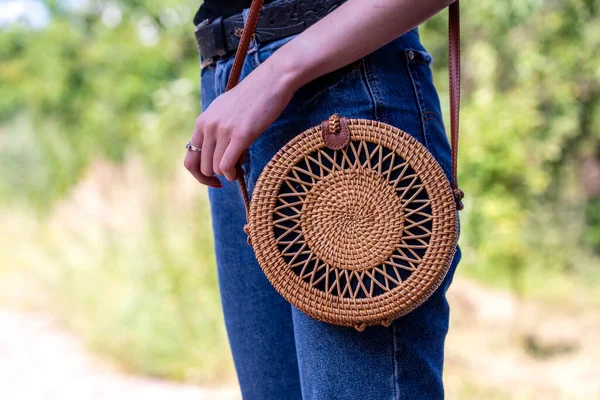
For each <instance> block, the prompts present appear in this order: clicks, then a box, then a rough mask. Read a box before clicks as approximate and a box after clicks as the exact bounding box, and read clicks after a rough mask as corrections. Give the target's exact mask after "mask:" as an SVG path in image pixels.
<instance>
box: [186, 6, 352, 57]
mask: <svg viewBox="0 0 600 400" xmlns="http://www.w3.org/2000/svg"><path fill="white" fill-rule="evenodd" d="M344 1H346V0H301V1H300V0H278V1H275V2H272V3H269V4H267V5H265V6H264V7H263V9H262V12H261V13H260V18H259V20H258V24H257V26H256V33H255V40H256V42H257V43H264V42H269V41H272V40H277V39H281V38H284V37H286V36H291V35H295V34H297V33H300V32H302V31H304V30H305V29H306V28H308V27H309V26H311V25H312V24H314V23H315V22H317V21H318V20H320V19H321V18H323V17H324V16H326V15H327V14H329V13H330V12H331V11H333V10H334V9H335V8H337V7H338V6H339V5H341V4H342V3H344ZM243 29H244V17H243V15H242V14H241V13H240V14H236V15H233V16H231V17H229V18H225V19H223V18H221V17H219V18H217V19H215V20H214V21H210V20H205V21H203V22H201V23H200V24H198V27H197V28H196V33H195V36H196V42H197V43H198V51H199V52H200V58H201V59H202V67H205V66H207V65H210V64H211V63H212V62H213V61H215V60H216V59H218V58H219V57H224V56H227V55H230V54H233V53H235V51H236V49H237V48H238V45H239V43H240V37H241V35H242V31H243Z"/></svg>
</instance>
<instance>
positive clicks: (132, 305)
mask: <svg viewBox="0 0 600 400" xmlns="http://www.w3.org/2000/svg"><path fill="white" fill-rule="evenodd" d="M185 178H187V176H186V177H185ZM185 178H184V177H182V176H179V177H175V178H173V177H171V179H170V180H171V183H169V184H165V183H164V181H163V183H161V182H160V181H154V183H153V181H152V180H151V179H149V178H148V177H147V176H145V175H144V171H143V169H142V168H141V165H140V164H139V163H136V162H135V161H132V162H129V163H128V165H126V166H125V169H124V171H120V170H119V169H118V168H116V167H113V166H111V165H109V164H105V163H96V164H95V166H94V167H93V168H92V169H91V170H90V171H89V172H88V174H87V177H86V178H84V179H83V180H82V183H81V184H79V185H78V186H77V187H76V188H75V189H74V191H73V192H72V194H71V195H70V196H69V198H68V199H65V200H64V201H62V202H61V203H60V204H59V205H58V206H57V207H56V209H55V211H54V212H53V213H52V215H51V216H49V217H48V218H43V219H36V218H35V217H34V216H32V215H31V214H30V213H28V212H27V211H23V210H12V213H11V215H10V217H9V216H8V215H7V216H6V218H4V219H3V221H5V222H7V223H5V224H3V225H2V227H1V230H2V233H0V235H1V236H3V237H4V239H6V240H2V244H3V247H5V248H4V249H1V251H0V254H2V258H3V260H0V261H1V265H2V267H1V268H0V277H1V278H2V281H3V283H4V285H2V286H7V287H9V286H13V288H14V287H15V285H16V287H20V289H16V290H14V289H13V290H12V291H11V290H8V289H7V290H8V291H6V292H5V295H4V296H3V297H4V298H3V299H2V300H1V301H3V302H4V303H6V302H10V301H13V302H14V301H15V299H16V298H20V299H21V300H20V301H19V302H20V303H21V304H23V303H24V302H25V303H28V304H29V306H30V307H36V308H39V307H42V308H45V309H48V310H49V311H51V312H52V313H54V314H57V315H58V316H59V317H60V318H61V319H62V320H63V322H64V324H65V325H66V326H67V327H68V328H70V329H71V330H72V331H74V332H75V333H76V334H78V335H79V336H80V337H82V338H84V339H85V340H86V342H87V343H88V345H89V347H90V348H92V349H93V350H94V351H95V352H97V353H100V354H103V355H106V356H108V357H109V358H112V359H115V360H118V361H119V364H120V365H121V366H122V367H123V368H124V369H126V370H130V371H135V372H138V373H143V374H148V375H152V376H159V377H164V378H169V379H173V380H178V381H187V382H194V383H205V382H214V381H219V380H223V379H229V378H231V374H232V363H231V359H230V355H229V350H228V347H227V340H226V334H225V330H224V326H223V322H222V314H221V307H220V303H219V295H218V284H217V275H216V270H215V261H214V257H213V245H212V233H211V229H210V213H209V205H208V201H207V199H206V195H205V192H204V191H203V190H201V189H200V186H199V185H195V184H194V183H193V182H190V181H188V180H186V179H185ZM15 282H20V284H16V283H15ZM16 292H19V293H16Z"/></svg>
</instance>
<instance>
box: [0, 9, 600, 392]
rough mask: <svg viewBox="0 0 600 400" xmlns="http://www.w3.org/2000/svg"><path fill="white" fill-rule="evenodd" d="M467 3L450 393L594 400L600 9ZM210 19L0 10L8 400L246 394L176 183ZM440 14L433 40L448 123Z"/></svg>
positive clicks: (211, 274)
mask: <svg viewBox="0 0 600 400" xmlns="http://www.w3.org/2000/svg"><path fill="white" fill-rule="evenodd" d="M462 3H463V4H462V23H463V28H462V38H463V52H462V60H463V61H462V66H463V107H462V119H461V135H462V136H461V147H460V169H459V170H460V179H461V182H462V186H463V189H464V191H465V192H466V193H467V197H466V202H465V203H466V209H465V211H463V212H462V214H461V217H462V221H461V223H462V225H461V229H462V236H461V246H462V248H463V262H462V264H461V265H460V267H459V272H458V274H457V277H456V279H455V282H454V284H453V286H452V288H451V289H450V293H449V296H450V300H451V304H452V306H453V308H452V327H451V333H450V335H449V337H448V341H447V359H446V369H445V371H444V379H445V382H446V387H447V392H448V394H447V397H448V398H449V399H597V398H600V363H599V362H598V360H599V359H600V339H599V337H600V308H599V307H598V306H599V305H600V289H599V288H600V286H599V284H600V57H599V56H598V54H600V0H569V1H566V0H563V1H550V0H547V1H545V0H507V1H482V2H479V1H463V2H462ZM198 6H199V0H129V1H103V0H95V1H94V0H70V1H59V0H57V1H35V0H21V1H17V0H8V1H6V0H5V1H0V397H2V398H3V399H7V400H12V399H16V400H21V399H27V400H28V399H36V400H37V399H61V400H63V399H64V400H71V399H142V398H143V399H153V398H156V399H159V398H160V399H163V398H168V399H172V400H180V399H186V400H187V399H211V400H212V399H238V398H239V391H238V389H237V387H236V381H235V372H234V370H233V364H232V361H231V357H230V354H229V349H228V346H227V339H226V334H225V330H224V326H223V322H222V315H221V309H220V302H219V298H218V287H217V282H216V272H215V265H214V257H213V254H212V234H211V230H210V220H209V218H210V216H209V206H208V202H207V199H206V191H205V190H204V189H203V188H202V187H201V186H200V185H199V184H196V183H195V181H194V180H193V179H192V178H191V177H189V176H188V175H187V174H186V172H185V171H184V169H183V167H182V160H183V156H184V148H183V144H185V143H186V142H187V140H188V139H189V137H190V134H191V131H192V128H193V124H194V120H195V118H196V116H197V114H198V113H199V112H200V98H199V67H198V56H197V53H196V46H195V43H194V39H193V29H194V27H193V23H192V17H193V15H194V13H195V11H196V9H197V7H198ZM446 18H447V15H446V12H443V13H441V14H440V15H439V16H437V17H436V18H434V19H433V20H431V21H429V22H427V23H426V24H425V25H424V26H423V27H422V28H421V35H422V40H423V42H424V44H425V46H426V47H427V48H428V50H429V52H430V53H432V54H433V56H434V58H435V61H434V63H433V67H432V68H434V76H435V79H436V83H437V85H438V88H439V90H440V96H441V99H442V103H443V107H444V110H447V105H448V102H447V99H446V96H447V72H446V69H447V61H446V59H447V49H446V43H447V36H446V35H447V32H446V29H447V25H446ZM446 114H447V113H446Z"/></svg>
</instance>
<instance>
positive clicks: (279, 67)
mask: <svg viewBox="0 0 600 400" xmlns="http://www.w3.org/2000/svg"><path fill="white" fill-rule="evenodd" d="M450 3H452V0H368V1H365V0H348V1H347V2H346V3H344V4H343V5H342V6H340V7H339V8H337V9H336V10H334V11H333V12H331V13H330V14H329V15H328V16H326V17H325V18H323V19H321V20H320V21H319V22H317V23H316V24H314V25H313V26H311V27H310V28H309V29H307V30H306V31H304V32H303V33H301V34H300V35H298V36H297V37H296V38H294V39H293V40H292V41H290V42H289V43H287V44H286V45H285V46H283V47H281V48H280V49H279V50H278V51H277V52H275V53H274V54H273V55H272V56H271V57H270V58H269V59H268V60H267V61H266V62H265V63H264V64H263V65H262V66H261V67H260V68H259V69H263V70H267V71H269V73H270V75H271V76H276V77H278V78H279V79H278V81H279V83H280V84H281V85H282V86H283V87H285V88H286V90H292V91H295V90H297V89H298V88H299V87H301V86H303V85H304V84H306V83H308V82H310V81H312V80H313V79H316V78H318V77H319V76H322V75H325V74H327V73H329V72H331V71H334V70H336V69H338V68H341V67H343V66H345V65H348V64H350V63H352V62H354V61H356V60H358V59H360V58H361V57H364V56H366V55H367V54H369V53H372V52H373V51H375V50H377V49H378V48H380V47H382V46H384V45H385V44H387V43H389V42H391V41H392V40H394V39H395V38H397V37H399V36H401V35H403V34H404V33H406V32H408V31H409V30H411V29H413V28H414V27H416V26H418V25H419V24H421V23H422V22H424V21H426V20H427V19H429V18H430V17H432V16H433V15H435V14H437V13H438V12H439V11H440V10H442V9H444V8H445V7H447V6H448V5H449V4H450ZM264 72H266V71H264Z"/></svg>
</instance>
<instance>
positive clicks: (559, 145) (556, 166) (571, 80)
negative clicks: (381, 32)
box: [422, 0, 600, 291]
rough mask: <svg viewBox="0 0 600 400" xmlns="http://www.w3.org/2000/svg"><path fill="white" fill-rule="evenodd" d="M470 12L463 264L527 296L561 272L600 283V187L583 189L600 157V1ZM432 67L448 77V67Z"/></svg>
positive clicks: (436, 38) (426, 37) (431, 32)
mask: <svg viewBox="0 0 600 400" xmlns="http://www.w3.org/2000/svg"><path fill="white" fill-rule="evenodd" d="M462 11H463V13H462V25H463V27H462V38H463V51H462V55H463V57H462V67H463V77H462V78H463V79H462V80H463V89H464V95H463V107H462V119H461V135H462V136H461V147H460V168H459V172H460V177H459V180H460V182H461V185H462V187H463V190H464V191H465V193H466V194H467V198H466V199H465V203H466V210H465V211H464V212H463V213H462V214H461V216H462V238H461V244H462V246H463V250H464V253H465V262H464V263H463V268H467V269H468V270H469V271H470V272H471V273H474V274H475V275H477V276H479V277H482V278H485V279H486V280H489V281H493V282H495V283H499V284H501V285H509V286H512V287H513V288H514V289H516V290H520V291H532V290H533V291H540V289H541V288H540V287H542V289H541V290H543V286H544V283H543V281H544V279H545V280H550V276H551V275H552V274H553V273H559V274H561V275H562V274H567V276H568V275H569V274H571V275H573V273H574V272H576V273H575V274H574V275H576V276H579V277H581V276H585V277H586V279H587V280H588V283H596V282H597V279H595V280H593V281H592V282H589V278H590V276H598V273H599V272H600V271H598V267H599V266H600V263H599V260H598V254H600V253H598V247H597V241H596V240H597V239H596V238H597V232H598V229H599V228H598V219H597V213H596V212H595V210H596V208H597V206H596V204H597V203H598V196H600V193H593V194H592V193H584V192H583V191H582V181H583V180H584V179H586V178H585V176H583V174H582V171H581V168H580V166H581V163H582V161H583V160H584V159H586V158H592V159H595V160H600V59H599V58H598V57H597V54H598V52H599V51H600V14H599V13H600V2H598V1H597V0H589V1H584V0H579V1H569V2H549V1H541V0H528V1H507V2H475V3H469V4H468V6H466V5H465V4H463V7H462ZM443 18H445V16H438V17H436V19H435V20H433V21H431V23H428V24H425V26H424V29H422V36H423V41H424V43H425V44H426V45H428V44H429V43H435V46H436V47H433V48H432V49H431V51H432V52H434V54H436V53H437V54H443V51H444V50H443V47H442V46H443V45H444V39H445V34H446V32H445V30H444V29H445V25H444V24H443V21H442V20H443ZM435 68H436V71H435V72H436V77H437V78H438V79H437V80H438V82H444V83H445V82H446V79H447V78H446V68H447V64H445V63H436V65H435ZM438 86H439V88H440V90H441V91H445V90H446V88H445V85H442V84H440V85H438ZM442 99H443V100H445V95H442ZM594 247H595V248H594ZM540 279H541V281H540Z"/></svg>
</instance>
